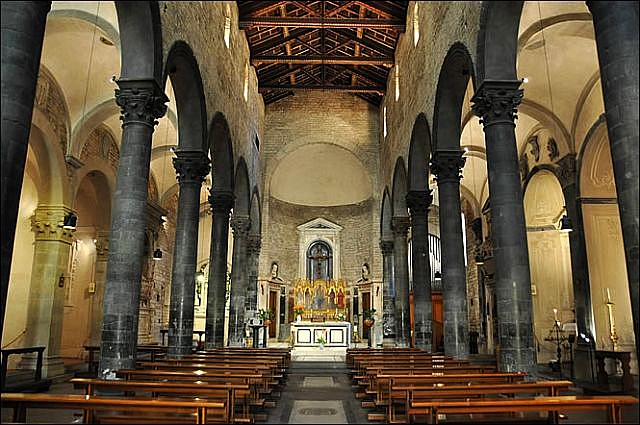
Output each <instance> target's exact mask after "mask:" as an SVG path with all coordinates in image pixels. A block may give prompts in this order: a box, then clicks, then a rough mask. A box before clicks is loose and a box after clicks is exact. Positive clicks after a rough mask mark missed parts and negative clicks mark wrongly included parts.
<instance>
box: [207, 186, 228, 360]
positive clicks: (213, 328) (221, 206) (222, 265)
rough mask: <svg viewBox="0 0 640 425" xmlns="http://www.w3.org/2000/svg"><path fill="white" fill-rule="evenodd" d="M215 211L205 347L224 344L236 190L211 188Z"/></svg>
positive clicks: (212, 204)
mask: <svg viewBox="0 0 640 425" xmlns="http://www.w3.org/2000/svg"><path fill="white" fill-rule="evenodd" d="M209 203H210V204H211V211H212V221H213V224H212V228H211V250H210V257H209V264H210V265H211V266H210V267H209V287H208V289H207V318H206V323H205V347H206V348H216V347H223V346H224V313H225V304H226V289H227V253H228V252H229V215H230V213H231V208H232V207H233V193H232V192H230V191H229V192H227V191H215V192H213V191H212V192H211V195H210V196H209Z"/></svg>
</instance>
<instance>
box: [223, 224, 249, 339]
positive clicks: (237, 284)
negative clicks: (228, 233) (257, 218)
mask: <svg viewBox="0 0 640 425" xmlns="http://www.w3.org/2000/svg"><path fill="white" fill-rule="evenodd" d="M250 228H251V219H250V218H249V216H243V215H236V214H234V215H233V216H232V217H231V229H232V230H233V260H232V263H231V303H230V306H229V342H228V345H230V346H232V347H243V346H245V345H246V325H247V323H246V321H247V319H248V318H247V317H246V311H245V309H246V303H247V297H248V294H247V289H248V288H247V287H248V283H249V273H248V272H247V237H248V234H249V229H250Z"/></svg>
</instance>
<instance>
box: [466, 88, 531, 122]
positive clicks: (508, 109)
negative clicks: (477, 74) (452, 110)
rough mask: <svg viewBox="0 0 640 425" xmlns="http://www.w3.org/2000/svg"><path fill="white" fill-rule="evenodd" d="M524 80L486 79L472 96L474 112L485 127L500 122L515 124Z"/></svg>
mask: <svg viewBox="0 0 640 425" xmlns="http://www.w3.org/2000/svg"><path fill="white" fill-rule="evenodd" d="M521 83H522V82H521V81H519V80H517V81H508V80H505V81H498V80H485V81H483V82H482V84H481V85H480V87H478V90H476V93H475V94H474V95H473V97H472V98H471V101H472V102H473V105H472V106H471V108H472V109H473V112H474V113H475V114H476V115H477V116H478V117H480V124H482V125H483V126H484V127H485V128H486V127H488V126H490V125H493V124H498V123H503V124H504V123H508V124H513V123H514V121H515V119H516V118H518V115H517V114H516V112H518V109H517V106H518V105H519V104H520V102H522V97H523V96H524V90H522V89H520V88H519V87H520V84H521Z"/></svg>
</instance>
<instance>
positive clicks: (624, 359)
mask: <svg viewBox="0 0 640 425" xmlns="http://www.w3.org/2000/svg"><path fill="white" fill-rule="evenodd" d="M595 353H596V371H597V375H598V384H599V385H601V386H603V387H605V388H608V387H609V375H608V374H607V371H606V369H605V364H604V363H605V362H604V361H605V359H606V358H610V359H614V360H616V361H617V360H620V363H621V364H622V391H623V392H625V393H629V394H632V393H633V377H632V376H631V368H630V366H629V362H630V361H631V352H630V351H609V350H596V351H595Z"/></svg>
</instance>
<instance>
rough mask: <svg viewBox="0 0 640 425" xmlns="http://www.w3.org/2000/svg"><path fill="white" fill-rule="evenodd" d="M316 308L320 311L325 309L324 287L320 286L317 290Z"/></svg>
mask: <svg viewBox="0 0 640 425" xmlns="http://www.w3.org/2000/svg"><path fill="white" fill-rule="evenodd" d="M314 308H316V309H318V310H322V309H324V308H325V290H324V286H323V285H318V287H317V288H316V297H315V300H314Z"/></svg>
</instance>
